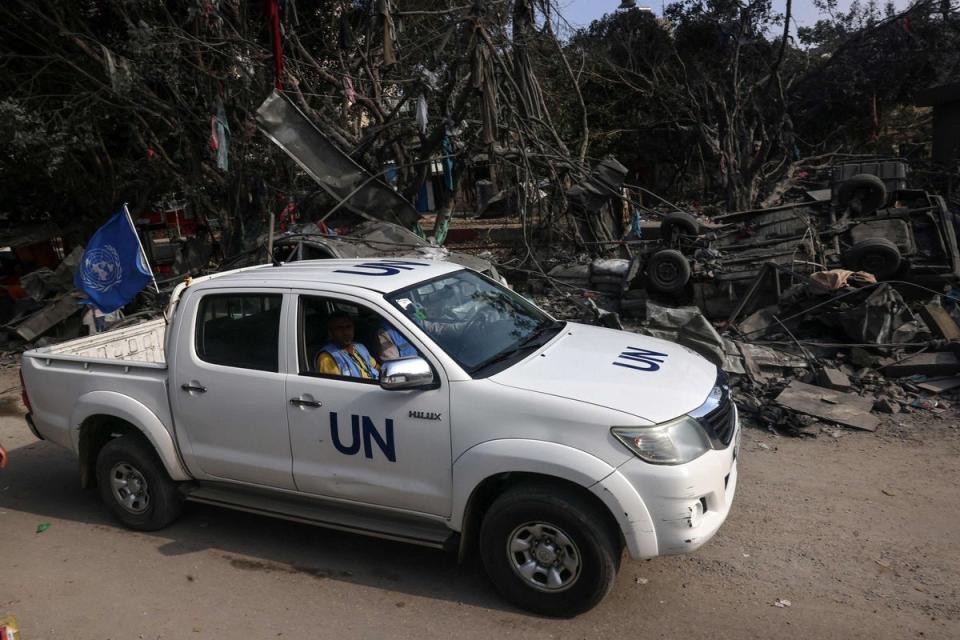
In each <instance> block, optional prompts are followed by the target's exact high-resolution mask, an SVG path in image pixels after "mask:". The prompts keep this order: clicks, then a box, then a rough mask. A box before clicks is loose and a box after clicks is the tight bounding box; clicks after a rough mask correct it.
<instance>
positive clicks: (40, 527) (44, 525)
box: [37, 522, 50, 533]
mask: <svg viewBox="0 0 960 640" xmlns="http://www.w3.org/2000/svg"><path fill="white" fill-rule="evenodd" d="M49 528H50V523H49V522H41V523H40V524H38V525H37V533H43V532H44V531H46V530H47V529H49Z"/></svg>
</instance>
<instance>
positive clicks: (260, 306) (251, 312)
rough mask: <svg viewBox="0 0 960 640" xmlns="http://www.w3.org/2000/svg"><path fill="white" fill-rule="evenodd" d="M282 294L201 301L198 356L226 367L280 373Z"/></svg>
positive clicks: (225, 296)
mask: <svg viewBox="0 0 960 640" xmlns="http://www.w3.org/2000/svg"><path fill="white" fill-rule="evenodd" d="M282 301H283V296H281V295H280V294H261V293H242V294H215V295H208V296H205V297H204V298H203V299H202V300H201V301H200V310H199V313H198V315H197V355H198V356H199V357H200V359H201V360H203V361H204V362H209V363H211V364H219V365H223V366H226V367H239V368H242V369H257V370H258V371H273V372H276V371H278V370H279V369H278V361H279V343H280V306H281V304H282Z"/></svg>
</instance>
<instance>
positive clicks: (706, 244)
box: [546, 161, 960, 435]
mask: <svg viewBox="0 0 960 640" xmlns="http://www.w3.org/2000/svg"><path fill="white" fill-rule="evenodd" d="M865 170H868V171H872V172H873V173H872V174H864V173H861V172H862V171H865ZM906 175H907V169H906V167H905V166H904V163H901V162H898V161H897V162H882V163H874V164H873V165H868V164H865V163H848V164H846V165H840V166H838V167H834V168H833V170H832V171H831V173H830V175H829V176H828V178H827V180H828V182H827V183H826V184H825V185H823V186H825V187H826V188H822V189H813V190H809V191H806V192H802V193H801V194H800V195H799V199H798V201H796V202H788V203H786V204H782V205H779V206H775V207H771V208H767V209H761V210H755V211H746V212H737V213H732V214H720V215H715V216H703V215H701V216H700V217H696V216H693V215H689V214H687V215H680V214H679V213H677V212H676V211H673V210H672V209H671V210H669V211H663V212H661V214H662V215H661V216H660V221H659V222H658V223H657V222H653V223H650V222H647V223H646V224H645V226H644V227H643V229H642V240H641V239H640V237H639V236H640V234H637V236H638V238H637V240H636V241H635V242H632V243H630V244H629V248H628V250H627V251H626V253H629V254H630V258H629V259H626V258H620V259H603V258H597V257H592V259H591V257H588V256H579V257H578V259H577V260H576V261H568V262H556V261H555V262H554V263H549V264H550V265H551V266H552V268H550V269H549V270H548V271H547V274H546V275H547V278H548V281H550V282H551V283H552V284H554V285H556V286H558V289H559V291H561V292H562V293H563V295H564V296H565V297H577V296H579V297H582V298H583V299H586V300H587V301H588V304H583V303H580V304H578V305H577V307H576V310H574V311H573V312H572V313H571V315H569V316H567V317H578V318H579V319H582V320H586V321H591V322H597V323H601V324H604V325H606V326H622V325H625V328H627V329H629V330H635V331H638V332H640V333H645V334H648V335H653V336H656V337H662V338H667V339H670V340H674V341H676V342H679V343H681V344H684V345H686V346H688V347H689V348H691V349H694V350H695V351H697V352H699V353H700V354H702V355H703V356H705V357H707V358H708V359H710V360H712V361H713V362H714V363H715V364H717V365H718V366H719V367H720V368H722V369H723V370H724V371H725V372H727V373H728V375H729V377H730V380H731V383H732V385H733V386H735V387H736V389H737V398H738V405H739V406H740V410H741V414H742V415H743V416H744V418H745V419H746V420H747V421H752V422H754V423H755V424H757V425H760V426H763V427H767V428H771V429H774V430H776V431H778V432H783V433H790V434H794V435H816V434H818V433H821V432H824V431H827V432H829V433H834V432H835V429H836V427H837V426H838V425H839V426H842V427H846V428H853V429H860V430H866V431H874V430H876V429H877V426H878V424H879V423H880V416H884V415H888V416H889V415H893V414H902V413H913V412H924V413H926V414H930V415H943V414H944V413H946V412H947V411H948V410H949V409H950V408H951V405H952V403H954V402H955V401H960V326H958V323H960V306H958V302H960V289H954V287H955V286H956V285H957V284H958V282H960V253H958V243H957V238H956V232H955V229H954V217H953V214H952V213H951V212H950V210H949V208H948V206H947V204H946V201H945V200H944V199H943V198H941V197H940V196H938V195H936V194H931V193H927V192H925V191H921V190H917V189H911V188H909V187H908V185H907V181H906V178H905V176H906ZM651 231H652V233H651ZM574 292H575V293H574ZM621 318H622V319H621Z"/></svg>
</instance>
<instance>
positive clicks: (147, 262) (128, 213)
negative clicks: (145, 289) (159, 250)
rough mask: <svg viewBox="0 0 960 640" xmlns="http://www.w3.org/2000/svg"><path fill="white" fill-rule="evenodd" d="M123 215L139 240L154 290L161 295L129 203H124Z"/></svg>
mask: <svg viewBox="0 0 960 640" xmlns="http://www.w3.org/2000/svg"><path fill="white" fill-rule="evenodd" d="M123 213H124V214H125V215H126V216H127V222H129V223H130V229H132V230H133V237H134V238H136V239H137V244H138V245H139V246H140V255H141V256H143V264H145V265H147V270H148V271H149V272H150V280H151V281H152V282H153V288H154V290H155V291H156V292H157V293H160V287H159V286H157V278H156V276H154V275H153V267H151V266H150V261H149V260H148V259H147V252H146V251H145V250H144V248H143V242H141V241H140V234H139V233H137V227H136V225H135V224H133V218H132V217H130V209H128V208H127V203H126V202H124V203H123Z"/></svg>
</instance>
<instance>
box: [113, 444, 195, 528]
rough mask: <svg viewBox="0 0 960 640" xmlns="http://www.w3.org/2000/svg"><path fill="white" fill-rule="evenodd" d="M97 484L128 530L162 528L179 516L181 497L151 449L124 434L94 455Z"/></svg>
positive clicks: (181, 504) (114, 513)
mask: <svg viewBox="0 0 960 640" xmlns="http://www.w3.org/2000/svg"><path fill="white" fill-rule="evenodd" d="M97 486H98V489H99V491H100V498H101V499H102V500H103V502H104V503H105V504H106V505H107V508H108V509H110V512H111V513H113V515H114V516H115V517H116V518H117V519H118V520H120V522H122V523H123V524H125V525H126V526H128V527H129V528H131V529H137V530H140V531H154V530H156V529H162V528H163V527H165V526H167V525H168V524H170V523H172V522H173V521H174V520H176V519H177V518H178V517H179V516H180V512H181V510H182V508H183V500H182V498H181V496H180V494H179V492H178V491H177V485H176V483H174V482H173V480H171V479H170V476H169V475H167V471H166V469H164V468H163V464H162V463H161V462H160V460H159V459H158V458H157V454H156V453H155V452H154V451H153V448H152V447H151V446H150V445H149V444H148V443H147V442H145V441H144V440H143V439H142V438H140V437H137V436H133V435H126V436H121V437H119V438H114V439H113V440H111V441H110V442H108V443H107V444H105V445H104V447H103V449H101V450H100V454H99V455H98V456H97Z"/></svg>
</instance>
